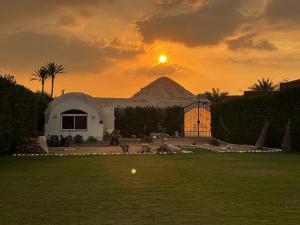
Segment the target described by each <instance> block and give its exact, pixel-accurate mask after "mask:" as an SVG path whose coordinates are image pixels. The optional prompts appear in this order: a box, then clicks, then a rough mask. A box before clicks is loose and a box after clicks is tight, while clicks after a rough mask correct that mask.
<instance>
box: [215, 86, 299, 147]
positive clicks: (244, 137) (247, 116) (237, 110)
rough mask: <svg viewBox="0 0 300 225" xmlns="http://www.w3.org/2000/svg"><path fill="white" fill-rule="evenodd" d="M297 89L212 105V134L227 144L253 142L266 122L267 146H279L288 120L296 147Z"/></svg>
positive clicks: (297, 129)
mask: <svg viewBox="0 0 300 225" xmlns="http://www.w3.org/2000/svg"><path fill="white" fill-rule="evenodd" d="M299 115H300V89H294V90H290V91H285V92H275V93H273V94H268V95H263V96H250V97H242V98H240V99H236V100H232V101H230V102H227V103H222V104H217V105H215V106H213V107H212V134H213V136H214V137H216V138H218V139H220V140H224V141H226V142H230V143H236V144H250V145H254V144H255V143H256V141H257V139H258V137H259V135H260V132H261V130H262V128H263V126H264V123H265V122H266V121H269V123H270V129H269V133H268V138H267V143H266V146H267V147H276V148H281V144H282V139H283V136H284V132H285V127H286V125H287V122H288V120H289V119H291V136H292V145H293V147H294V149H295V150H300V149H299V146H300V116H299Z"/></svg>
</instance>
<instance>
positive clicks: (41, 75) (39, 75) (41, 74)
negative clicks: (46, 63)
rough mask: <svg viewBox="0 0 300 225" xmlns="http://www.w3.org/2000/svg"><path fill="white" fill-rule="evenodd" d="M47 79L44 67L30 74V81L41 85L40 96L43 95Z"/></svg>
mask: <svg viewBox="0 0 300 225" xmlns="http://www.w3.org/2000/svg"><path fill="white" fill-rule="evenodd" d="M48 78H49V75H48V71H47V69H46V68H45V67H43V66H42V67H40V68H39V69H38V70H35V71H34V73H33V74H32V77H31V80H36V81H39V82H41V83H42V95H44V87H45V82H46V80H47V79H48Z"/></svg>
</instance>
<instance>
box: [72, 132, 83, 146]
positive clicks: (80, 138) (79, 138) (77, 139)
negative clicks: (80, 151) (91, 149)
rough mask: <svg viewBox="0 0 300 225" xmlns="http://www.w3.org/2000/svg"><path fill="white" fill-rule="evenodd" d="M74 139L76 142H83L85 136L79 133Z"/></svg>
mask: <svg viewBox="0 0 300 225" xmlns="http://www.w3.org/2000/svg"><path fill="white" fill-rule="evenodd" d="M72 140H73V142H74V143H75V144H82V143H83V137H82V136H81V135H79V134H77V135H76V136H75V137H73V139H72Z"/></svg>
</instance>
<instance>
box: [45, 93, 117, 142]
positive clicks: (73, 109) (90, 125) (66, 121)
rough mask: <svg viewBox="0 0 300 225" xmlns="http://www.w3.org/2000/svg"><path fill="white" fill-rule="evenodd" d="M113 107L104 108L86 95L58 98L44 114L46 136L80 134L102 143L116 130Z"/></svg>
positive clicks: (77, 94)
mask: <svg viewBox="0 0 300 225" xmlns="http://www.w3.org/2000/svg"><path fill="white" fill-rule="evenodd" d="M114 120H115V117H114V108H113V107H104V106H102V105H101V104H99V102H97V101H96V100H95V99H94V98H93V97H91V96H89V95H86V94H83V93H67V94H64V95H61V96H60V97H57V98H55V99H54V100H53V101H52V102H51V103H50V104H49V105H48V108H47V110H46V111H45V136H46V137H47V136H49V135H50V136H51V135H57V136H60V135H62V136H63V137H67V136H69V135H71V136H73V137H74V136H75V135H81V136H82V137H83V139H87V138H88V137H90V136H93V137H95V138H97V139H98V140H99V141H101V140H103V136H104V133H105V132H107V133H111V132H112V131H113V130H114Z"/></svg>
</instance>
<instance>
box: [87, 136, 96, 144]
mask: <svg viewBox="0 0 300 225" xmlns="http://www.w3.org/2000/svg"><path fill="white" fill-rule="evenodd" d="M87 142H88V143H91V144H95V143H97V142H98V140H97V138H95V137H93V136H89V137H88V139H87Z"/></svg>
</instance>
